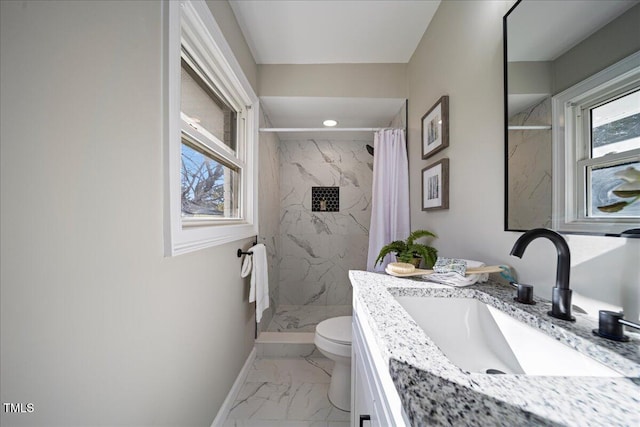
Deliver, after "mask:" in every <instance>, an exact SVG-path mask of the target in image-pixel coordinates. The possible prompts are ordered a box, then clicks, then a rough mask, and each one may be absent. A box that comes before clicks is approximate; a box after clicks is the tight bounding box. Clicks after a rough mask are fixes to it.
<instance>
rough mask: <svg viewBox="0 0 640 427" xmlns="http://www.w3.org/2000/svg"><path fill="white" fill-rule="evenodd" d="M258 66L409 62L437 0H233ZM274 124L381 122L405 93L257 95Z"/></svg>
mask: <svg viewBox="0 0 640 427" xmlns="http://www.w3.org/2000/svg"><path fill="white" fill-rule="evenodd" d="M230 4H231V7H232V9H233V12H234V14H235V16H236V19H237V21H238V23H239V25H240V28H241V29H242V32H243V34H244V37H245V39H246V41H247V44H248V45H249V48H250V49H251V53H252V54H253V57H254V59H255V61H256V63H258V64H331V63H407V62H409V60H410V59H411V56H412V55H413V52H414V51H415V49H416V47H417V45H418V43H419V42H420V40H421V38H422V36H423V35H424V32H425V31H426V29H427V26H428V25H429V23H430V22H431V19H432V18H433V15H434V14H435V12H436V10H437V8H438V6H439V4H440V0H419V1H418V0H412V1H406V0H356V1H350V0H338V1H334V0H285V1H279V0H256V1H254V0H231V1H230ZM260 100H261V105H262V108H264V110H265V111H266V113H267V116H268V117H269V120H270V121H271V125H272V127H276V128H322V127H323V126H322V121H323V120H325V119H329V118H332V119H335V120H338V122H339V123H338V126H337V127H338V128H354V127H355V128H362V127H367V128H368V127H387V126H389V124H390V122H391V120H392V119H393V118H394V117H395V116H396V115H397V114H398V112H399V111H400V109H401V108H402V105H403V104H404V103H405V100H404V99H395V98H394V99H389V98H385V99H380V98H317V97H277V96H276V97H274V96H271V97H261V98H260ZM278 136H279V137H280V139H281V140H291V139H296V140H300V139H315V138H318V139H321V138H329V137H330V138H332V139H336V140H344V139H349V140H372V139H373V133H372V132H349V133H347V132H336V131H332V132H330V133H329V132H323V133H309V132H305V133H284V132H281V133H279V134H278Z"/></svg>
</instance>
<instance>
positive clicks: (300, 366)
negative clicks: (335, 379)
mask: <svg viewBox="0 0 640 427" xmlns="http://www.w3.org/2000/svg"><path fill="white" fill-rule="evenodd" d="M332 367H333V362H332V361H331V360H329V359H322V358H320V359H303V358H291V359H282V358H278V359H266V358H265V359H256V360H255V361H254V364H253V366H252V368H251V370H250V372H249V374H248V376H247V379H246V381H245V383H244V384H243V385H242V387H241V388H240V391H239V392H238V395H237V396H236V399H235V401H234V403H233V405H232V409H231V411H230V412H229V415H228V417H227V420H226V421H225V423H224V426H228V427H231V426H237V427H253V426H256V427H257V426H261V427H270V426H283V427H294V426H300V427H341V426H342V427H344V426H347V425H349V416H350V414H349V412H345V411H341V410H339V409H337V408H335V407H334V406H333V405H331V403H330V402H329V399H328V398H327V391H328V389H329V381H330V379H331V370H332Z"/></svg>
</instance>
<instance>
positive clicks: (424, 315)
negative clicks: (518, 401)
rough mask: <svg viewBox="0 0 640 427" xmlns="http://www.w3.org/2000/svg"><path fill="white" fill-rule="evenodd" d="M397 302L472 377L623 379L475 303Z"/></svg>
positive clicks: (442, 300)
mask: <svg viewBox="0 0 640 427" xmlns="http://www.w3.org/2000/svg"><path fill="white" fill-rule="evenodd" d="M395 299H396V300H397V301H398V302H399V303H400V305H401V306H402V307H403V308H404V309H405V310H406V311H407V313H409V315H410V316H411V317H412V318H413V320H414V321H415V322H416V323H417V324H418V326H420V327H421V328H422V329H423V330H424V332H425V333H426V334H427V336H429V338H431V340H432V341H433V342H434V343H435V344H436V345H437V346H438V347H439V348H440V350H442V352H443V353H444V354H445V356H447V357H448V358H449V360H451V362H453V364H455V365H456V366H458V367H459V368H461V369H463V370H465V371H468V372H473V373H483V374H484V373H506V374H526V375H545V376H598V377H621V376H622V375H621V374H619V373H618V372H616V371H614V370H612V369H610V368H608V367H606V366H605V365H603V364H601V363H599V362H597V361H596V360H594V359H591V358H590V357H588V356H585V355H583V354H581V353H579V352H578V351H576V350H574V349H572V348H570V347H569V346H567V345H565V344H563V343H561V342H559V341H556V340H555V339H553V338H551V337H549V336H548V335H546V334H544V333H543V332H540V331H539V330H537V329H535V328H532V327H531V326H529V325H526V324H524V323H522V322H520V321H518V320H516V319H514V318H513V317H511V316H509V315H508V314H506V313H503V312H502V311H500V310H498V309H496V308H494V307H491V306H490V305H487V304H484V303H483V302H481V301H478V300H476V299H473V298H438V297H415V296H409V297H406V296H405V297H401V296H397V297H395Z"/></svg>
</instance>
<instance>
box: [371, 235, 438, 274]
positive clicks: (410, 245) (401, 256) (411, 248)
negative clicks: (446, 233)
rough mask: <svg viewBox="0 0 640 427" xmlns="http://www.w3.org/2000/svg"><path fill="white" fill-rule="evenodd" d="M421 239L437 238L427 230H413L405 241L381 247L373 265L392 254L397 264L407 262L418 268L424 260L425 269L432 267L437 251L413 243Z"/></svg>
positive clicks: (397, 241)
mask: <svg viewBox="0 0 640 427" xmlns="http://www.w3.org/2000/svg"><path fill="white" fill-rule="evenodd" d="M421 237H438V236H436V235H435V234H433V233H432V232H430V231H427V230H415V231H413V232H411V234H409V237H407V240H405V241H402V240H396V241H393V242H391V243H389V244H388V245H385V246H383V247H382V249H380V254H379V255H378V258H377V259H376V262H375V264H374V265H378V263H381V262H382V260H383V259H384V257H385V256H387V255H389V254H390V253H392V252H393V253H395V254H396V258H397V260H398V261H399V262H407V263H410V264H413V265H415V266H416V268H417V267H419V266H420V262H421V261H422V260H424V263H425V266H426V267H427V268H431V267H433V264H435V262H436V259H437V258H438V251H437V250H436V249H435V248H433V247H431V246H427V245H423V244H421V243H416V242H415V241H416V240H417V239H420V238H421Z"/></svg>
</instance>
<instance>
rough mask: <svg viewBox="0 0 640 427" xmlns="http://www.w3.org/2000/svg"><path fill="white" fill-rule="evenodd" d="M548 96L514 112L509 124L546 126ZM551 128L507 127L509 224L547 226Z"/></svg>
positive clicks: (549, 106) (550, 185)
mask: <svg viewBox="0 0 640 427" xmlns="http://www.w3.org/2000/svg"><path fill="white" fill-rule="evenodd" d="M550 123H551V98H545V99H543V100H542V101H540V102H539V103H538V104H536V105H533V106H531V107H529V108H528V109H526V110H524V111H522V112H520V113H518V114H516V115H514V116H513V117H511V118H510V119H509V125H519V126H522V125H529V126H534V125H549V124H550ZM552 151H553V150H552V148H551V130H550V129H545V130H541V129H535V130H509V153H508V163H509V171H508V172H509V180H508V182H509V197H508V202H509V206H508V208H509V218H508V219H509V227H510V228H512V229H515V230H529V229H531V228H536V227H550V226H551V197H550V195H551V187H552V179H551V175H552V159H551V153H552Z"/></svg>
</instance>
